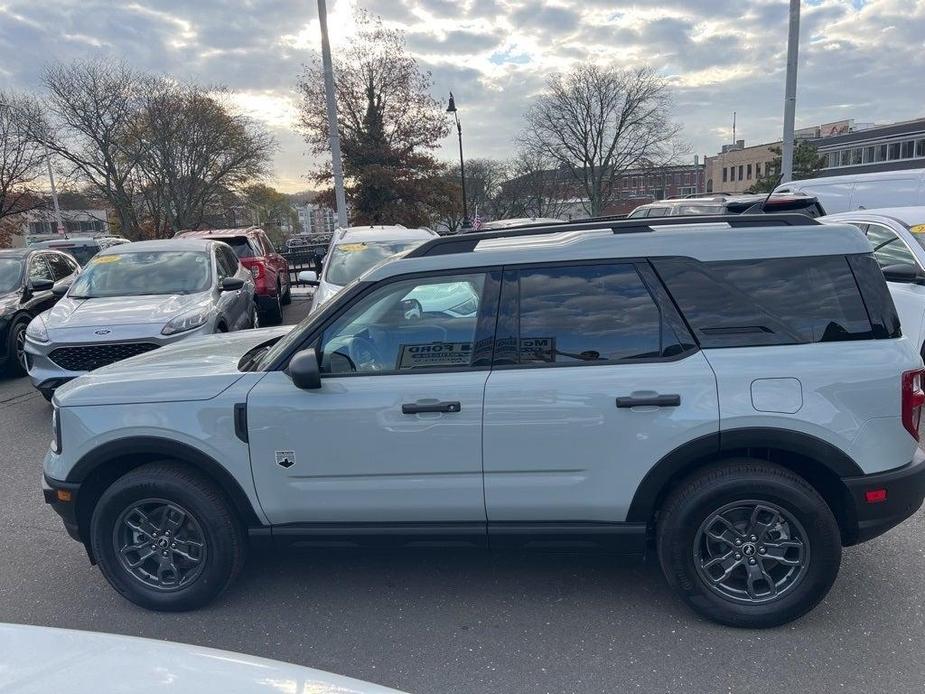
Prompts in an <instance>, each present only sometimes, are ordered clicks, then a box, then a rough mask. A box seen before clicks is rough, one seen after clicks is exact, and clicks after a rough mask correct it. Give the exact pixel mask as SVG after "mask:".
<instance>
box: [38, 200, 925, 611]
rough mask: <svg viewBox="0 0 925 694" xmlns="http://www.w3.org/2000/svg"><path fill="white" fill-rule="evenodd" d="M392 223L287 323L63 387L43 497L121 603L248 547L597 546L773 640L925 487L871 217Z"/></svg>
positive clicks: (211, 593) (910, 368) (222, 569)
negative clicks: (767, 631)
mask: <svg viewBox="0 0 925 694" xmlns="http://www.w3.org/2000/svg"><path fill="white" fill-rule="evenodd" d="M855 221H856V222H857V223H861V222H860V220H855ZM866 224H870V222H866ZM373 231H375V230H372V231H369V233H370V234H372V233H373ZM379 231H380V232H381V235H380V236H377V237H372V236H370V237H367V236H364V235H362V234H361V232H360V231H359V230H356V231H353V232H351V231H348V232H345V233H343V234H342V235H341V237H340V238H338V239H336V240H335V241H334V242H333V247H332V250H331V251H330V253H329V256H330V257H329V258H328V262H327V263H326V267H325V269H324V273H323V277H322V278H317V277H316V278H314V281H318V282H321V281H322V280H324V281H327V282H329V283H330V285H332V286H333V287H340V286H341V283H342V282H343V285H344V286H343V288H342V289H340V290H339V291H336V292H334V293H333V295H332V296H331V297H330V298H327V299H326V300H323V301H321V302H320V303H319V307H318V308H317V309H316V310H314V311H313V312H312V313H311V314H310V315H309V316H308V317H307V318H306V319H305V320H304V321H303V322H302V323H300V324H299V325H298V326H296V327H295V328H294V329H292V330H291V331H288V332H287V331H284V330H282V329H276V330H270V331H261V332H244V333H239V334H238V335H232V336H225V337H223V338H221V339H219V338H215V337H213V338H210V337H203V338H201V339H199V340H191V341H188V342H183V343H181V344H179V345H171V346H167V347H164V348H161V349H159V350H154V351H151V352H149V353H147V354H143V355H140V356H137V357H135V358H134V359H133V360H131V361H130V362H125V363H122V364H114V365H112V366H110V367H109V368H107V369H102V370H98V371H91V372H90V373H88V374H87V375H85V376H83V377H81V378H79V379H77V380H75V381H73V382H71V383H67V384H64V385H62V386H61V387H60V388H59V389H58V391H57V393H56V395H55V398H54V408H53V422H54V426H53V430H54V439H53V441H52V444H51V448H50V450H49V452H48V454H47V455H46V457H45V460H44V494H45V499H46V501H47V502H48V503H50V504H52V505H53V507H54V508H55V510H56V511H57V512H58V513H59V514H60V516H61V517H62V519H63V522H64V525H65V527H66V529H67V531H68V533H69V534H70V535H71V536H72V537H73V538H75V539H77V540H79V541H80V542H82V543H83V544H84V545H85V547H86V550H87V552H88V554H89V556H90V558H91V560H92V561H94V562H95V563H96V564H97V565H98V566H99V567H100V569H101V571H102V573H103V575H104V576H105V577H106V579H107V580H108V581H109V582H110V584H111V585H112V586H113V588H114V589H115V590H117V591H118V592H119V593H120V594H121V595H123V596H124V597H126V598H128V599H129V600H131V601H133V602H135V603H137V604H139V605H142V606H144V607H147V608H150V609H157V610H185V609H192V608H196V607H200V606H202V605H205V604H207V603H208V602H209V601H210V600H212V599H213V598H215V597H216V596H217V595H218V594H219V593H220V592H221V591H222V590H224V589H225V588H226V587H227V586H228V585H229V584H230V583H231V582H232V581H233V580H234V578H235V577H236V576H237V575H238V574H239V572H240V571H241V568H242V566H243V563H244V559H245V556H246V552H247V548H248V545H249V544H250V543H251V542H259V541H270V542H275V543H287V542H291V543H296V544H310V545H315V546H317V545H325V544H331V545H334V546H344V545H350V544H356V545H363V544H367V543H376V544H382V543H386V542H387V543H391V544H396V545H411V546H415V545H419V544H422V543H423V544H426V545H428V546H432V545H434V544H439V543H444V542H445V543H447V544H451V545H453V546H459V545H473V546H485V545H489V546H491V547H495V548H505V547H527V548H556V549H559V550H562V549H572V550H575V549H590V548H603V549H606V550H608V551H611V552H617V553H621V554H626V555H629V556H636V557H640V556H644V555H646V554H647V553H654V554H655V555H656V556H657V557H658V558H659V561H660V564H661V567H662V570H663V573H664V575H665V578H666V579H667V581H668V583H669V584H670V585H671V586H672V587H673V588H674V589H675V590H676V591H677V592H678V594H679V595H680V596H681V597H682V598H683V599H684V601H685V602H686V603H687V604H688V605H690V607H692V608H693V609H694V610H695V611H697V612H698V613H700V614H701V615H703V616H705V617H707V618H709V619H713V620H715V621H718V622H721V623H724V624H730V625H735V626H749V627H768V626H773V625H777V624H782V623H785V622H787V621H789V620H792V619H795V618H797V617H799V616H800V615H802V614H804V613H806V612H807V611H809V610H811V609H812V608H813V607H814V606H815V605H816V604H818V603H819V601H820V600H822V598H823V597H824V596H825V595H826V593H827V592H828V590H829V589H830V588H831V586H832V585H833V583H834V581H835V577H836V575H837V573H838V568H839V564H840V559H841V552H842V547H844V546H850V545H853V544H856V543H859V542H864V541H866V540H869V539H871V538H873V537H876V536H878V535H880V534H881V533H883V532H886V531H887V530H889V529H890V528H892V527H893V526H895V525H896V524H898V523H900V522H902V521H904V520H905V519H906V518H908V517H909V516H910V515H912V514H913V513H915V512H916V510H917V509H918V508H919V507H920V506H921V504H922V501H923V498H925V452H923V451H922V449H920V448H919V445H918V441H919V434H920V429H919V427H920V420H921V411H922V407H923V406H925V389H923V373H925V371H923V362H922V357H921V355H920V349H921V344H919V343H918V341H917V339H918V338H916V337H911V336H909V335H904V334H903V331H902V330H901V327H900V321H899V317H898V315H897V312H896V308H895V307H894V303H893V301H892V300H891V296H890V292H889V290H888V287H887V284H886V282H885V281H884V275H883V272H881V269H880V266H879V265H878V258H877V257H876V253H877V252H878V251H883V248H885V246H882V247H880V248H876V247H874V248H872V246H871V230H870V228H869V227H868V228H866V229H865V230H864V231H863V232H862V231H861V230H859V228H858V225H857V224H848V223H844V222H840V223H839V222H834V221H832V223H830V224H827V225H821V224H820V223H819V222H818V221H816V220H813V219H810V218H809V217H806V216H803V215H796V214H780V215H772V216H768V215H766V214H760V215H754V214H739V215H728V214H722V215H702V216H696V217H683V216H667V217H659V218H658V219H657V220H651V219H649V218H646V219H629V220H624V221H601V220H597V221H595V220H591V221H584V222H577V223H567V224H561V223H560V224H553V225H548V226H531V227H526V228H510V229H505V230H500V231H494V232H487V233H475V234H467V235H465V236H456V237H442V238H429V239H424V240H423V242H422V239H419V238H415V239H405V240H406V241H407V245H405V246H404V248H405V250H404V251H403V252H401V253H400V255H398V256H392V257H389V258H384V256H386V255H387V254H388V253H389V252H394V251H396V250H401V249H400V248H385V249H383V248H382V247H379V246H375V245H374V244H378V243H386V240H387V239H386V235H387V234H391V233H393V231H395V232H396V233H398V232H397V231H396V230H385V229H380V230H379ZM406 231H407V230H404V231H401V234H403V235H404V234H405V232H406ZM182 243H188V244H191V243H194V242H193V241H182ZM196 243H208V242H205V241H198V242H196ZM212 243H214V242H212ZM226 248H227V247H226ZM110 252H112V251H110ZM335 254H337V259H336V261H335V258H334V256H335ZM881 255H882V253H881ZM105 258H106V256H105V255H103V256H101V258H100V260H102V261H103V262H102V265H106V263H107V262H110V261H107V260H106V259H105ZM97 262H98V261H97ZM118 262H120V261H114V263H113V264H117V263H118ZM93 267H100V266H96V265H91V270H90V271H88V272H86V273H85V274H84V276H86V275H88V274H89V272H91V271H92V270H93ZM355 271H358V272H359V273H362V274H359V276H356V274H354V272H355ZM340 273H344V274H343V275H341V274H340ZM186 274H189V273H186ZM79 283H80V280H78V282H75V283H74V285H73V288H77V287H78V286H79ZM88 285H89V283H88ZM199 286H200V285H197V288H198V287H199ZM202 286H204V285H202ZM73 288H72V290H71V291H73ZM84 291H86V293H87V294H89V295H91V296H92V288H90V287H89V286H88V287H87V289H86V290H84V289H81V292H84ZM219 291H220V290H219ZM79 296H84V295H83V294H79ZM72 298H73V297H72ZM74 300H75V301H80V300H81V299H79V298H75V299H74ZM72 313H76V314H78V315H79V313H80V308H79V307H77V309H76V311H74V312H72ZM165 317H166V314H165ZM165 327H166V325H165ZM30 344H31V343H30V342H29V341H27V353H29V352H30Z"/></svg>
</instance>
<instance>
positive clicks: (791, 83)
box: [780, 0, 800, 183]
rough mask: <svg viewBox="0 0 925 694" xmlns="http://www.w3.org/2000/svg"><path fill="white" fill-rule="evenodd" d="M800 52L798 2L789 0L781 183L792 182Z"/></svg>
mask: <svg viewBox="0 0 925 694" xmlns="http://www.w3.org/2000/svg"><path fill="white" fill-rule="evenodd" d="M799 51H800V0H790V35H789V37H788V39H787V88H786V93H785V95H784V141H783V146H782V147H781V170H780V173H781V179H780V180H781V183H787V182H788V181H792V180H793V125H794V119H795V118H796V109H797V59H798V54H799Z"/></svg>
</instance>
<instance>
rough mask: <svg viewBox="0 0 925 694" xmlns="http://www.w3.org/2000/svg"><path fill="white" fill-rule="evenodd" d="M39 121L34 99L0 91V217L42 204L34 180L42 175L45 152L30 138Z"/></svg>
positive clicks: (0, 218)
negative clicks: (36, 122)
mask: <svg viewBox="0 0 925 694" xmlns="http://www.w3.org/2000/svg"><path fill="white" fill-rule="evenodd" d="M36 120H41V118H40V114H39V112H38V111H37V109H36V105H35V102H34V101H33V100H31V99H28V98H26V97H21V96H18V95H15V94H10V93H4V92H0V220H2V219H3V218H4V217H9V216H11V215H15V214H19V213H20V212H26V211H28V210H31V209H35V208H36V207H41V206H42V205H43V200H42V198H41V197H40V196H39V195H37V194H36V192H35V189H34V186H33V183H34V182H35V180H36V179H37V178H38V177H39V176H40V175H41V171H42V165H43V164H44V163H45V154H44V151H43V149H42V146H41V145H40V144H39V143H38V142H36V141H35V140H34V139H33V138H32V137H31V131H32V130H33V129H34V127H35V121H36Z"/></svg>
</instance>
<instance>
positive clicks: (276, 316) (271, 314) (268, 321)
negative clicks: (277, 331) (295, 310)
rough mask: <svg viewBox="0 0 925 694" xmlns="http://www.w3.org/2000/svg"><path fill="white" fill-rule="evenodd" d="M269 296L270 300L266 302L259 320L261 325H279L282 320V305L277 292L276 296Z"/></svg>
mask: <svg viewBox="0 0 925 694" xmlns="http://www.w3.org/2000/svg"><path fill="white" fill-rule="evenodd" d="M277 289H278V288H277ZM270 298H271V299H272V301H271V302H268V305H267V306H266V308H265V309H264V311H263V320H262V321H261V322H262V323H263V325H279V324H280V323H282V322H283V306H282V304H281V303H280V296H279V292H277V294H276V296H274V297H270Z"/></svg>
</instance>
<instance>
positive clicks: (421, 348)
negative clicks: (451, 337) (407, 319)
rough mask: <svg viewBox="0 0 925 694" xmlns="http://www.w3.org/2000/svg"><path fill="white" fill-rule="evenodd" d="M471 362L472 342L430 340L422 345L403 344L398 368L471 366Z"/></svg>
mask: <svg viewBox="0 0 925 694" xmlns="http://www.w3.org/2000/svg"><path fill="white" fill-rule="evenodd" d="M471 362H472V343H471V342H429V343H426V344H422V345H402V346H401V351H400V352H399V357H398V370H400V371H401V370H405V369H421V368H434V367H446V366H469V364H470V363H471Z"/></svg>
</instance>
